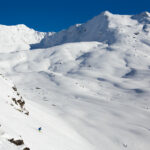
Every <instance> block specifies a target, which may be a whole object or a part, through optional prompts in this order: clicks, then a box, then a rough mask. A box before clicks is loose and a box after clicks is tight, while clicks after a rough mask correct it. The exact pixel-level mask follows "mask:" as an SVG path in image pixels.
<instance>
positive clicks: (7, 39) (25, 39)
mask: <svg viewBox="0 0 150 150" xmlns="http://www.w3.org/2000/svg"><path fill="white" fill-rule="evenodd" d="M45 34H46V33H42V32H37V31H35V30H33V29H30V28H28V27H26V26H25V25H16V26H5V25H0V51H1V52H11V51H17V50H28V49H29V48H30V44H33V43H38V42H40V41H41V39H42V38H43V37H44V36H45Z"/></svg>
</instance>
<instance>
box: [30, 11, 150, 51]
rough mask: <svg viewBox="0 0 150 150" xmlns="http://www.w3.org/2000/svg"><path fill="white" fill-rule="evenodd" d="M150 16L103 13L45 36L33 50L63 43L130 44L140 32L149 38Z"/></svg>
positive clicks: (145, 13) (143, 14)
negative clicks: (131, 39)
mask: <svg viewBox="0 0 150 150" xmlns="http://www.w3.org/2000/svg"><path fill="white" fill-rule="evenodd" d="M149 24H150V14H149V13H148V12H143V13H141V14H139V15H114V14H111V13H110V12H108V11H105V12H103V13H101V14H100V15H98V16H96V17H94V18H93V19H91V20H89V21H88V22H86V23H84V24H77V25H74V26H72V27H70V28H69V29H67V30H63V31H60V32H58V33H55V34H53V35H50V36H45V38H44V39H43V40H41V42H40V43H39V44H33V45H31V48H32V49H34V48H47V47H52V46H56V45H60V44H63V43H71V42H81V41H82V42H83V41H85V42H87V41H98V42H105V43H107V44H114V43H116V42H119V43H120V42H123V43H124V42H127V43H128V42H129V40H130V38H132V37H133V36H134V34H138V32H141V33H144V34H146V36H149V30H150V28H149Z"/></svg>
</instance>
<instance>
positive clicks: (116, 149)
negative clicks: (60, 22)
mask: <svg viewBox="0 0 150 150" xmlns="http://www.w3.org/2000/svg"><path fill="white" fill-rule="evenodd" d="M80 27H81V28H82V27H86V32H87V33H81V34H77V32H75V31H76V30H78V29H79V28H80ZM82 31H83V30H82ZM99 33H100V34H99ZM62 34H63V36H66V37H67V38H66V40H64V41H62V37H63V36H62ZM55 36H56V37H55ZM55 38H57V40H58V41H55ZM149 39H150V14H149V13H148V12H144V13H141V14H139V15H130V16H127V15H113V14H111V13H110V12H103V13H101V14H100V15H99V16H97V17H95V18H94V19H92V20H90V21H88V22H87V23H86V24H82V25H79V24H78V25H76V26H74V27H71V28H69V29H68V30H64V31H61V32H59V33H55V34H53V35H51V36H45V38H44V39H43V40H42V44H41V43H40V44H37V45H34V46H33V45H32V46H31V47H32V48H33V49H34V48H35V47H36V48H38V49H34V50H23V49H22V50H21V51H20V50H18V51H12V52H7V53H6V52H5V51H4V52H3V51H2V49H0V73H1V74H2V75H1V76H0V91H1V92H0V97H1V100H0V125H1V126H0V150H23V148H24V147H29V148H30V149H31V150H101V149H102V150H149V149H150V142H149V141H150V99H149V97H150V40H149ZM60 41H61V42H60ZM54 45H58V46H55V47H52V46H54ZM46 47H47V48H46ZM8 79H9V80H8ZM10 80H11V81H10ZM12 82H13V83H12ZM14 84H15V86H16V87H17V90H18V92H19V93H20V94H21V96H22V97H23V99H24V100H25V108H26V110H27V111H29V115H25V114H24V113H23V112H20V111H18V110H17V106H12V105H11V103H12V100H11V98H12V97H16V99H18V95H17V93H16V92H15V91H13V89H12V87H13V86H14ZM8 96H9V97H8ZM38 127H42V131H41V132H38ZM20 136H21V137H20ZM9 138H15V139H17V138H21V139H23V140H24V143H25V144H24V145H23V146H16V145H14V144H12V143H10V142H9V141H8V140H7V139H9Z"/></svg>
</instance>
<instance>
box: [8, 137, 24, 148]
mask: <svg viewBox="0 0 150 150" xmlns="http://www.w3.org/2000/svg"><path fill="white" fill-rule="evenodd" d="M8 141H9V142H11V143H13V144H15V145H17V146H20V145H23V144H24V142H23V140H14V138H12V139H8Z"/></svg>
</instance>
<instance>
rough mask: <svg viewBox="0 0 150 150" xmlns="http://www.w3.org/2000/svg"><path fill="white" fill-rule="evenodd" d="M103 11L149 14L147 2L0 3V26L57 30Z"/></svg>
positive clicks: (14, 0)
mask: <svg viewBox="0 0 150 150" xmlns="http://www.w3.org/2000/svg"><path fill="white" fill-rule="evenodd" d="M105 10H108V11H110V12H112V13H119V14H137V13H140V12H143V11H150V0H75V1H74V0H55V1H54V0H0V24H5V25H15V24H26V25H27V26H28V27H30V28H34V29H35V30H38V31H59V30H61V29H65V28H68V27H69V26H70V25H73V24H76V23H83V22H86V21H87V20H89V19H91V18H92V17H94V16H96V15H98V14H99V13H100V12H102V11H105Z"/></svg>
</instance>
